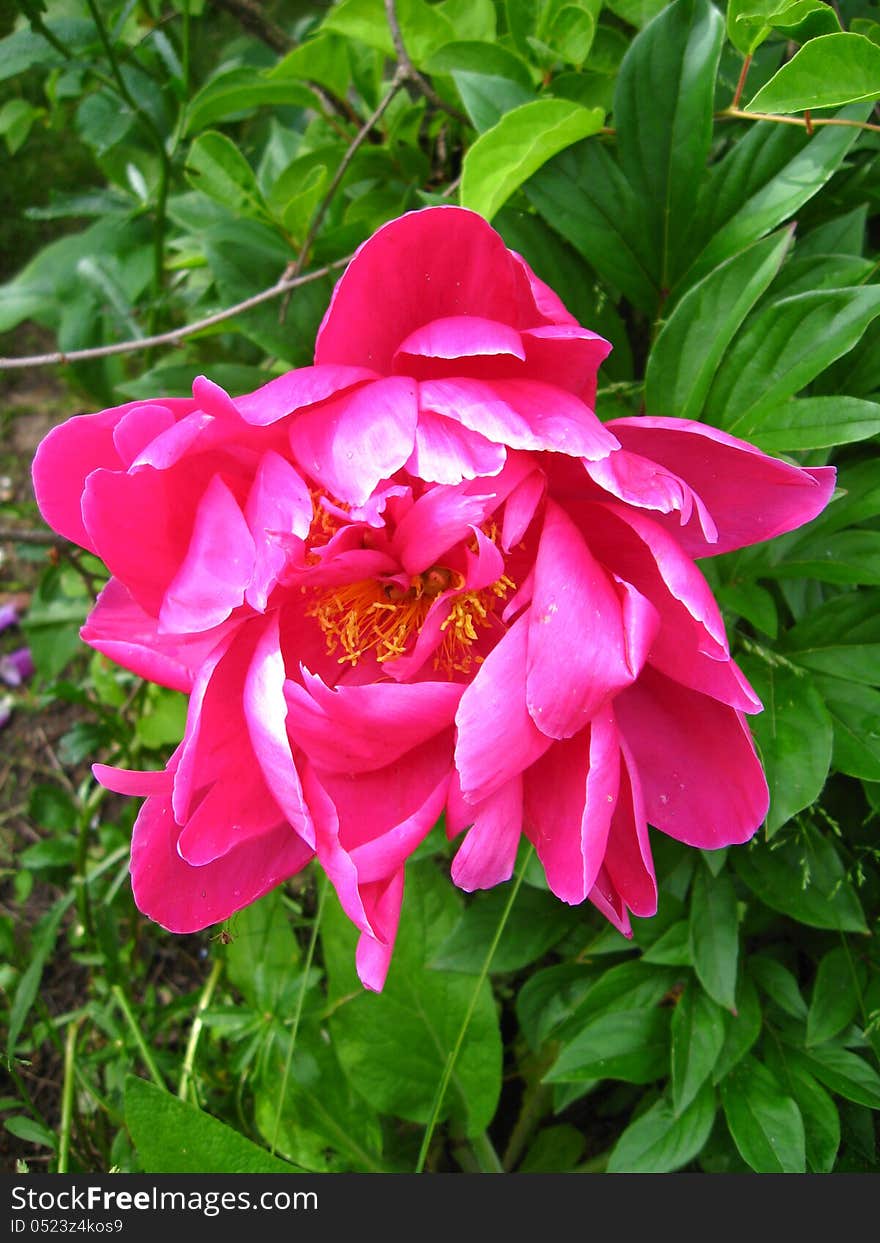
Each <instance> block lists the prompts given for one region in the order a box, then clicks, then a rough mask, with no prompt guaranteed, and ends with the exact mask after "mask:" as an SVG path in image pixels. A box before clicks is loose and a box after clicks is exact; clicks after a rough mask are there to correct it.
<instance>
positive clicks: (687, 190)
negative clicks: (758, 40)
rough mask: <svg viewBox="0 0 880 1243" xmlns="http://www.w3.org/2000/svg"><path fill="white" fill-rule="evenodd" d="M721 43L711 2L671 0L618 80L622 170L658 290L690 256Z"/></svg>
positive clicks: (670, 281)
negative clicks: (639, 210)
mask: <svg viewBox="0 0 880 1243" xmlns="http://www.w3.org/2000/svg"><path fill="white" fill-rule="evenodd" d="M723 39H724V21H723V18H722V17H721V14H720V13H719V12H718V10H717V9H716V8H715V6H714V5H713V4H711V3H709V0H675V3H674V4H670V5H669V6H668V7H667V8H665V9H664V10H663V11H662V12H661V13H660V14H659V15H658V16H657V17H656V18H655V19H654V20H653V21H652V22H651V23H650V24H649V25H648V26H646V27H645V29H644V30H642V31H641V32H640V33H639V34H638V35H637V36H636V38H635V39H634V40H633V42H632V44H631V46H630V49H629V51H628V52H627V54H626V56H625V57H624V59H623V64H622V65H621V67H620V73H619V75H618V78H617V85H616V88H615V92H614V119H615V126H616V128H617V146H618V153H619V158H620V167H621V169H622V170H623V173H624V175H625V177H626V179H627V181H628V182H629V184H630V187H631V189H632V191H633V193H634V194H635V197H636V200H637V201H638V202H639V203H640V204H641V205H642V207H643V210H644V218H645V228H646V229H647V232H648V239H647V240H648V245H649V249H650V253H651V257H652V271H651V275H652V277H653V279H654V280H655V282H656V283H657V285H658V287H659V289H661V290H668V289H669V288H670V286H671V285H672V284H673V283H674V281H675V280H676V278H677V276H678V274H679V272H680V271H681V270H682V269H683V267H684V265H685V263H686V261H687V260H688V259H689V257H690V255H691V254H692V245H693V239H692V220H693V216H694V212H695V208H696V201H697V193H698V187H699V184H700V181H701V179H702V176H703V172H704V169H705V167H706V162H707V160H708V156H709V147H710V144H711V141H712V110H713V100H714V94H715V77H716V73H717V70H718V62H719V59H720V56H721V45H722V42H723Z"/></svg>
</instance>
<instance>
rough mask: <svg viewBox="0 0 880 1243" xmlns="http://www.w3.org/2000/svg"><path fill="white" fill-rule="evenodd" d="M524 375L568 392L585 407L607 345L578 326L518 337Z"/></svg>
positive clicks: (534, 331) (550, 327)
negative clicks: (521, 344) (523, 363)
mask: <svg viewBox="0 0 880 1243" xmlns="http://www.w3.org/2000/svg"><path fill="white" fill-rule="evenodd" d="M522 343H523V345H524V346H525V351H526V356H525V362H526V365H525V375H527V376H528V377H529V378H531V379H533V380H544V381H545V382H546V383H548V384H556V385H558V386H559V387H560V388H565V389H568V390H569V392H572V393H574V394H575V395H576V396H577V397H580V399H581V401H584V402H586V404H587V405H588V406H591V407H592V406H593V404H594V403H595V400H596V385H597V373H598V371H599V367H600V365H601V363H602V360H603V359H605V358H607V357H608V355H609V354H610V353H611V343H610V342H609V341H606V340H605V338H604V337H600V336H599V335H598V334H597V333H595V332H590V331H589V329H587V328H581V326H580V324H549V325H545V326H542V327H540V328H528V329H526V331H525V332H524V333H523V334H522Z"/></svg>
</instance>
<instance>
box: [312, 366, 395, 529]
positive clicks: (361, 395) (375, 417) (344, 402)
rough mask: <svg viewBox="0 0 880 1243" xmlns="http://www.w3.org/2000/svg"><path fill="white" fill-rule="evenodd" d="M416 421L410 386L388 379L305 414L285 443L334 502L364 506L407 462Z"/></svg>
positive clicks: (368, 385) (375, 382) (378, 381)
mask: <svg viewBox="0 0 880 1243" xmlns="http://www.w3.org/2000/svg"><path fill="white" fill-rule="evenodd" d="M417 418H418V406H417V392H416V384H415V382H414V381H413V380H407V379H405V378H404V377H402V376H392V377H390V378H389V379H385V380H376V381H374V382H373V383H372V384H367V385H366V386H364V387H362V388H357V389H354V390H353V391H352V392H350V393H346V394H344V395H343V396H341V397H336V398H334V399H333V400H332V401H328V402H325V403H324V404H323V405H321V406H317V407H315V408H314V409H309V410H304V411H303V412H302V413H300V414H299V415H297V417H296V419H294V420H293V421H292V423H291V426H290V443H291V446H292V448H293V452H294V455H295V456H296V459H297V461H298V462H299V464H300V466H301V467H302V469H303V470H304V471H305V472H306V474H307V475H308V476H310V477H311V478H312V479H315V480H317V481H318V482H319V483H320V484H322V485H323V486H324V487H326V488H328V489H329V491H330V492H331V493H332V494H333V495H334V496H335V497H336V498H337V500H340V501H345V502H346V503H349V504H353V505H363V504H364V502H365V501H366V500H367V498H368V497H369V495H370V493H371V492H372V491H373V489H374V488H375V487H376V485H377V484H378V483H379V481H380V480H382V479H388V478H389V477H390V476H391V475H393V474H394V473H395V471H398V470H399V469H400V468H401V466H403V464H404V462H406V460H407V459H408V458H409V456H410V454H411V453H412V451H413V445H414V444H415V432H416V421H417Z"/></svg>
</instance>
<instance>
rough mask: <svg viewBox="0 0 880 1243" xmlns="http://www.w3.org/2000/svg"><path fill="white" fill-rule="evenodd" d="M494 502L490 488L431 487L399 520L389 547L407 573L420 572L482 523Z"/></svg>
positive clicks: (496, 500) (491, 509)
mask: <svg viewBox="0 0 880 1243" xmlns="http://www.w3.org/2000/svg"><path fill="white" fill-rule="evenodd" d="M497 505H498V499H497V498H496V497H495V496H494V494H493V493H492V491H491V488H489V487H487V489H486V491H485V493H484V494H483V495H475V494H473V493H471V492H469V491H467V490H466V489H465V488H463V487H458V488H447V487H443V486H442V485H440V486H438V487H436V488H430V489H429V490H428V491H427V492H425V493H423V494H422V496H420V497H419V499H418V500H417V501H416V503H415V505H413V507H412V509H410V510H409V511H408V513H406V514H405V516H404V517H403V519H402V520H401V521H400V522H399V523H398V525H397V529H396V531H395V532H394V539H393V541H392V550H393V552H394V554H395V556H397V557H399V558H400V563H401V565H402V566H403V568H404V570H406V572H407V574H419V573H421V571H422V570H426V569H428V567H429V566H431V565H434V563H435V562H436V561H437V560H438V559H439V558H440V557H441V556H442V554H443V553H444V552H447V551H448V550H449V549H450V548H452V546H453V545H454V544H457V543H459V541H460V540H463V539H464V538H465V537H466V536H468V535H469V534H470V532H471V528H472V527H475V526H478V525H479V524H480V523H481V522H484V521H485V520H486V518H487V517H488V516H489V514H491V513H492V511H493V510H494V509H495V507H496V506H497Z"/></svg>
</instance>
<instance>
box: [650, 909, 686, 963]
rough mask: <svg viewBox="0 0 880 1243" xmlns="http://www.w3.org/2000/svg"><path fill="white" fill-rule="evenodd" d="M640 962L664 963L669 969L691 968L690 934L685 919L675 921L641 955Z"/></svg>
mask: <svg viewBox="0 0 880 1243" xmlns="http://www.w3.org/2000/svg"><path fill="white" fill-rule="evenodd" d="M642 962H655V963H665V964H666V965H667V966H670V967H691V966H693V958H692V957H691V933H690V925H689V924H688V921H687V920H686V919H679V920H677V921H676V922H675V923H674V924H673V925H672V927H671V928H667V929H666V931H665V932H664V933H663V935H662V936H659V937H658V938H657V940H656V941H654V943H653V944H652V945H651V946H650V948H649V949H647V950H646V951H645V952H644V954H642Z"/></svg>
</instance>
